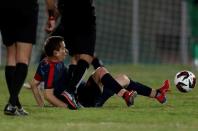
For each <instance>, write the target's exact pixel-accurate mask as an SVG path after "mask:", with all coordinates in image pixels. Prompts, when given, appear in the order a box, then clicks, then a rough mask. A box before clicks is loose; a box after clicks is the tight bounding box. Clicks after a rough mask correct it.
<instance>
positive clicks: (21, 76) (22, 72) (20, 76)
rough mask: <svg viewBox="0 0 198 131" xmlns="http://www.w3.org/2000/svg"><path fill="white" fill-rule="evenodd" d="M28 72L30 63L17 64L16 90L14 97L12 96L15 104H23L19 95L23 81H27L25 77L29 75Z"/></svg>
mask: <svg viewBox="0 0 198 131" xmlns="http://www.w3.org/2000/svg"><path fill="white" fill-rule="evenodd" d="M27 72H28V65H27V64H24V63H17V64H16V72H15V80H14V85H13V87H14V92H13V94H14V95H13V98H12V103H11V104H12V105H13V106H15V105H17V106H19V107H20V106H21V104H20V102H19V99H18V95H19V93H20V90H21V87H22V86H23V83H24V81H25V78H26V76H27Z"/></svg>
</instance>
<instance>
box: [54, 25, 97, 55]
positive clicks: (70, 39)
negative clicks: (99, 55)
mask: <svg viewBox="0 0 198 131" xmlns="http://www.w3.org/2000/svg"><path fill="white" fill-rule="evenodd" d="M71 27H74V25H72V24H71ZM71 27H66V25H63V24H62V23H60V24H59V25H58V26H57V28H56V29H55V31H54V32H53V33H52V34H51V35H60V36H63V37H64V39H65V44H66V48H67V49H68V50H69V55H70V56H73V55H75V54H88V55H91V56H93V55H94V51H95V43H96V27H95V25H94V24H93V25H92V26H91V25H90V26H88V28H87V29H83V28H80V27H79V28H77V27H75V28H71Z"/></svg>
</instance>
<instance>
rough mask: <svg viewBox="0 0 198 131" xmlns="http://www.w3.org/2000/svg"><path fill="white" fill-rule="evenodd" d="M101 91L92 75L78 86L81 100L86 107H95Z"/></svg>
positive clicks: (78, 94)
mask: <svg viewBox="0 0 198 131" xmlns="http://www.w3.org/2000/svg"><path fill="white" fill-rule="evenodd" d="M101 94H102V93H101V91H100V89H99V87H98V85H97V84H96V83H95V81H94V80H93V78H92V77H90V78H89V79H88V81H87V82H86V83H85V82H83V83H81V84H80V86H79V87H78V91H77V96H78V100H79V102H80V103H81V104H82V105H83V106H84V107H95V104H96V101H97V98H98V97H100V96H101Z"/></svg>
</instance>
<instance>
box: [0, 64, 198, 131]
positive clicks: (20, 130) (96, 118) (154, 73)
mask: <svg viewBox="0 0 198 131" xmlns="http://www.w3.org/2000/svg"><path fill="white" fill-rule="evenodd" d="M107 68H108V69H109V71H110V72H112V74H113V75H114V76H115V75H116V74H123V73H124V74H127V75H128V76H129V77H130V78H132V79H134V80H136V81H139V82H141V83H144V84H146V85H149V86H151V87H153V88H158V87H160V85H161V84H162V83H163V80H165V79H169V80H170V82H171V91H170V92H168V94H167V97H168V102H167V103H166V104H165V105H161V104H159V103H158V102H157V101H156V100H154V99H151V98H147V97H143V96H138V97H137V98H136V99H135V105H134V106H132V107H130V108H128V107H127V106H126V104H125V103H124V101H123V100H122V99H121V98H119V97H117V96H114V97H112V98H111V99H110V100H109V101H108V102H107V103H106V104H105V105H104V107H103V108H97V109H95V108H84V109H80V110H78V111H71V110H68V109H60V108H52V107H46V108H39V107H37V106H36V102H35V100H34V98H33V95H32V93H31V91H30V90H28V89H25V88H23V89H22V90H21V94H20V99H21V102H22V104H23V105H24V108H25V109H26V110H27V111H28V112H29V113H30V114H29V116H27V117H12V116H5V115H4V114H3V108H4V106H5V104H6V102H7V100H8V91H7V88H6V84H5V80H4V70H3V67H1V68H0V75H1V76H0V131H11V130H13V131H45V130H46V131H197V130H198V87H195V88H194V89H193V91H192V92H189V93H180V92H179V91H178V90H177V89H176V88H175V86H174V84H173V79H174V76H175V74H176V73H177V72H178V71H180V70H184V69H186V70H191V71H192V72H193V73H194V74H195V75H196V76H198V72H197V71H195V70H193V69H192V67H189V66H180V65H160V66H159V65H139V66H138V65H113V66H107ZM34 71H35V68H33V67H30V71H29V74H28V77H27V81H29V80H31V78H32V76H33V72H34ZM89 73H90V72H89Z"/></svg>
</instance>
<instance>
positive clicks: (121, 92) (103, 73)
mask: <svg viewBox="0 0 198 131" xmlns="http://www.w3.org/2000/svg"><path fill="white" fill-rule="evenodd" d="M93 77H94V79H95V81H96V83H99V82H101V83H102V84H103V85H104V87H107V88H109V89H110V90H112V91H113V92H114V93H115V94H117V95H118V96H121V97H123V98H124V100H125V102H126V104H127V105H128V106H131V105H133V104H134V98H135V97H136V95H137V93H136V92H135V91H130V92H129V91H127V90H126V89H124V88H123V87H122V86H121V85H120V84H119V83H118V82H117V81H116V80H115V79H114V78H113V77H112V76H111V74H110V73H109V72H108V71H107V70H106V69H105V68H104V67H100V68H98V69H97V70H96V71H95V73H94V74H93Z"/></svg>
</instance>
